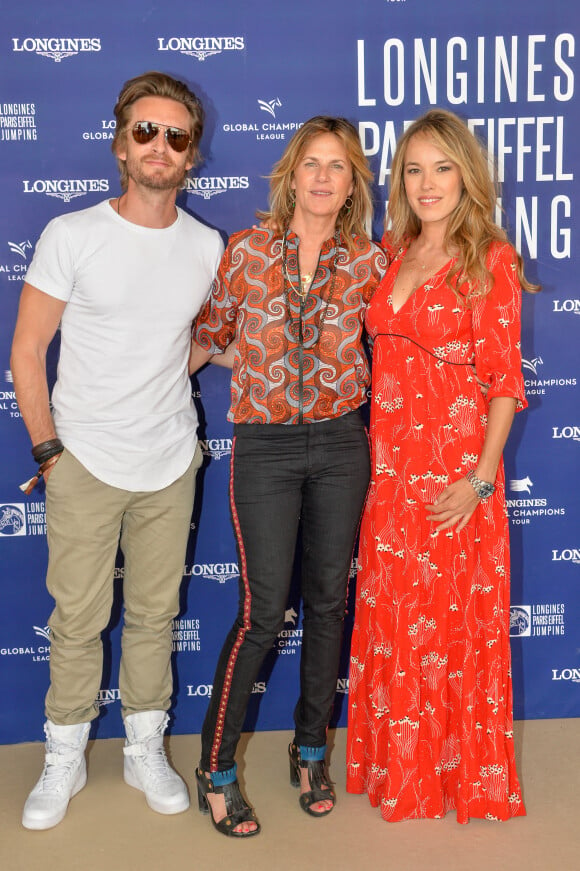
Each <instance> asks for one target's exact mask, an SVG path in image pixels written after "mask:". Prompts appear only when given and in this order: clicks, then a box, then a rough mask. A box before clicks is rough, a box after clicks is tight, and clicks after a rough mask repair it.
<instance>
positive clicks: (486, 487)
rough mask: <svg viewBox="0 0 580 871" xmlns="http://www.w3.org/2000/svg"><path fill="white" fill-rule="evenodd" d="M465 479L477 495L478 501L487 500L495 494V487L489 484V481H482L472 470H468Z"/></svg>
mask: <svg viewBox="0 0 580 871" xmlns="http://www.w3.org/2000/svg"><path fill="white" fill-rule="evenodd" d="M465 477H466V478H467V480H468V481H469V483H470V484H471V486H472V487H473V489H474V490H475V492H476V493H477V498H478V499H482V500H483V499H489V497H490V496H491V495H492V493H495V485H494V484H490V483H489V481H482V480H481V478H478V477H477V475H476V474H475V472H474V470H473V469H470V470H469V472H468V473H467V475H466V476H465Z"/></svg>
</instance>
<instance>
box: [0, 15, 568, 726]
mask: <svg viewBox="0 0 580 871" xmlns="http://www.w3.org/2000/svg"><path fill="white" fill-rule="evenodd" d="M479 7H480V4H467V3H464V2H462V0H438V2H437V3H433V2H432V0H365V2H364V3H352V2H348V0H335V2H333V3H332V4H328V3H326V2H322V0H293V2H292V3H288V4H282V3H280V4H267V5H265V4H263V3H257V2H255V0H246V2H245V3H239V2H232V0H221V2H216V3H206V2H201V0H188V2H185V0H166V2H164V3H160V2H156V0H150V2H147V3H136V2H111V0H102V2H100V3H99V4H98V6H97V5H95V7H92V6H91V7H89V5H88V4H87V5H86V6H85V5H84V4H78V3H72V2H69V3H63V2H59V0H55V2H52V3H51V4H46V3H44V2H41V0H24V2H19V3H13V4H11V5H10V8H9V9H6V8H4V9H3V11H2V12H0V15H1V24H2V26H1V28H0V33H1V35H0V566H1V569H0V571H1V585H0V589H1V596H2V599H1V602H2V607H1V608H0V698H1V700H2V706H1V708H0V742H4V743H9V742H17V741H25V740H31V739H36V738H39V737H40V736H41V731H42V730H41V724H42V722H43V718H44V717H43V697H44V693H45V690H46V687H47V682H48V660H49V656H50V637H49V633H48V631H47V627H46V624H47V619H48V616H49V613H50V611H51V608H52V601H51V599H50V597H49V596H48V594H47V593H46V590H45V587H44V574H45V568H46V557H47V549H46V537H45V515H44V508H45V503H44V493H43V492H42V488H40V489H39V490H36V491H35V492H34V493H33V495H32V496H30V497H25V496H23V495H22V494H21V492H20V491H19V489H18V485H19V483H20V482H21V481H22V480H23V479H25V478H26V477H28V476H29V475H30V474H31V471H32V461H31V456H30V444H29V442H28V437H27V435H26V432H25V428H24V425H23V423H22V420H21V419H20V416H19V412H18V407H17V403H16V400H15V397H14V391H13V385H12V382H11V375H10V370H9V349H10V342H11V335H12V330H13V327H14V321H15V317H16V310H17V304H18V296H19V291H20V288H21V286H22V285H21V283H22V281H23V278H24V275H25V272H26V269H27V267H28V265H29V263H30V259H31V256H32V253H33V250H34V246H35V244H36V240H37V239H38V236H39V235H40V232H41V231H42V229H43V227H44V225H45V224H46V222H47V221H48V220H49V219H50V218H52V217H54V216H55V215H58V214H61V213H62V212H64V211H68V210H74V209H79V208H85V207H87V206H89V205H92V204H94V203H96V202H98V201H100V200H102V199H104V198H106V197H114V196H116V195H117V194H118V192H119V185H118V175H117V169H116V165H115V162H114V159H113V157H112V155H111V153H110V141H111V138H112V135H113V129H114V121H113V114H112V107H113V105H114V103H115V100H116V97H117V94H118V92H119V89H120V87H121V85H122V83H123V82H124V81H125V80H126V79H128V78H130V77H132V76H134V75H136V74H138V73H141V72H144V71H145V70H148V69H160V70H164V71H166V72H169V73H171V74H173V75H175V76H178V77H180V78H183V79H185V80H186V81H187V82H188V83H189V84H190V85H191V86H192V87H193V89H194V90H195V91H196V92H197V93H198V94H199V95H200V96H201V98H202V99H203V102H204V104H205V107H206V110H207V125H206V131H205V134H204V137H203V140H202V153H203V156H204V162H203V164H202V165H201V167H199V168H198V170H197V172H196V173H195V176H194V178H192V179H191V180H190V181H189V183H188V187H187V190H186V191H185V192H183V194H182V195H181V196H180V199H179V202H180V204H181V205H182V206H183V207H185V208H186V209H188V210H190V211H191V212H193V213H194V214H196V215H197V216H198V217H200V218H202V219H203V220H204V221H206V222H208V223H210V224H212V225H213V226H215V227H217V228H218V229H219V230H220V231H222V232H223V234H224V236H226V235H227V234H229V233H231V232H232V231H234V230H237V229H240V228H242V227H245V226H248V225H250V224H251V223H253V220H254V213H255V211H256V209H257V208H259V207H263V206H264V205H265V203H266V197H267V190H268V184H267V180H266V179H265V176H266V175H267V173H268V172H269V170H270V168H271V166H272V164H273V162H274V161H275V160H276V159H277V158H278V157H279V156H280V154H281V152H282V150H283V148H284V147H285V145H286V144H287V142H288V140H289V139H290V137H291V135H292V133H293V131H295V130H296V129H297V128H298V127H299V125H300V124H301V123H302V122H303V121H305V120H306V119H307V118H309V117H311V116H312V115H316V114H321V113H328V114H333V115H344V116H346V117H348V118H349V119H351V120H352V121H353V122H354V123H355V124H357V125H358V127H359V130H360V136H361V140H362V142H363V145H364V149H365V151H366V153H367V154H368V155H369V159H370V160H371V163H372V166H373V169H374V171H375V177H376V185H375V194H376V214H375V220H374V234H375V237H380V234H381V223H382V216H383V213H384V206H385V201H386V198H387V195H388V194H387V191H388V181H389V171H390V164H391V158H392V154H393V149H394V145H395V141H396V138H397V136H398V135H399V134H400V133H401V131H402V130H403V128H404V126H405V123H406V122H408V121H411V120H412V119H414V118H415V117H417V116H418V115H419V114H421V113H422V112H423V111H425V110H426V109H427V108H429V107H430V106H432V105H440V106H445V107H448V108H451V109H453V110H454V111H456V112H458V113H459V114H460V115H462V116H463V117H464V118H465V119H469V123H470V124H471V125H472V127H473V129H474V130H475V131H476V132H477V133H478V134H479V135H480V136H481V137H482V138H483V139H484V141H485V142H487V144H488V146H489V149H490V152H491V153H492V155H493V157H494V159H495V160H496V162H497V165H498V168H499V174H500V177H501V180H502V182H503V192H502V203H501V205H502V206H503V211H500V210H499V209H498V220H501V221H502V222H503V223H505V224H506V225H507V226H508V227H509V230H510V233H511V235H512V238H513V239H514V241H515V242H516V243H517V246H518V248H519V250H520V251H521V252H522V254H523V255H524V257H525V258H526V261H527V264H528V272H529V274H530V276H531V277H532V279H534V280H537V281H539V282H540V283H541V284H542V285H543V287H544V290H543V292H542V293H541V294H540V295H539V296H538V297H534V298H532V297H530V296H526V298H525V299H524V308H523V336H522V349H523V356H524V368H525V379H526V385H527V387H528V399H529V410H528V411H527V412H526V413H525V414H523V415H519V416H518V418H517V420H516V424H515V426H514V430H513V432H512V435H511V436H510V440H509V444H508V447H507V449H506V467H507V479H508V491H507V492H508V497H509V501H508V510H509V514H510V520H511V532H512V550H513V574H512V603H513V607H512V636H513V638H512V642H513V646H512V650H513V662H514V691H515V709H516V710H515V713H516V716H517V717H525V718H534V717H567V716H580V583H579V579H580V534H579V533H580V522H579V521H580V498H579V487H578V484H579V475H578V471H579V462H578V455H579V450H580V409H579V402H578V395H579V391H578V380H579V378H580V363H579V352H578V329H579V327H580V317H579V316H580V299H579V292H578V277H577V274H578V257H577V255H576V254H575V252H576V251H577V250H578V232H579V231H578V207H579V204H580V196H579V190H578V184H577V179H576V169H577V167H578V164H579V143H580V119H579V116H578V103H577V99H576V87H575V86H576V76H577V74H578V59H577V45H576V43H577V37H578V24H579V21H580V9H579V8H578V7H577V5H576V4H573V3H570V2H569V0H550V2H546V0H526V2H525V3H523V2H519V3H512V4H506V3H505V2H503V0H488V2H487V3H485V4H484V5H483V6H482V7H481V11H480V8H479ZM161 291H162V288H161ZM57 353H58V342H57V341H55V343H54V347H53V348H51V354H50V372H51V377H54V367H55V361H56V356H57ZM95 377H96V378H98V373H95ZM192 388H193V391H194V395H195V397H196V400H197V401H198V402H199V403H200V407H201V409H202V411H201V420H202V431H201V437H202V440H203V447H204V452H205V455H206V462H205V467H204V470H203V474H202V476H201V481H200V487H199V498H198V500H197V504H196V508H195V512H194V518H193V523H192V535H191V541H190V546H189V550H188V554H187V561H186V564H185V566H184V584H183V596H182V610H181V613H180V615H179V617H178V618H177V619H176V621H175V636H174V640H175V672H176V697H175V706H174V713H175V720H174V725H173V729H174V731H176V732H189V731H198V730H199V728H200V725H201V721H202V718H203V715H204V712H205V708H206V704H207V699H208V696H209V694H210V693H211V681H212V676H213V668H214V664H215V661H216V657H217V653H218V650H219V647H220V645H221V642H222V639H223V637H224V634H225V632H226V629H227V628H228V627H229V624H230V623H231V620H232V619H233V615H234V611H235V605H236V596H237V578H238V566H237V562H236V552H235V546H234V540H233V536H232V533H231V530H230V524H229V516H228V506H227V479H228V460H229V456H230V451H231V429H230V426H229V424H227V423H226V420H225V415H226V410H227V396H228V380H227V374H226V373H225V372H224V371H223V370H220V369H215V368H212V367H211V366H210V367H207V368H206V369H205V370H204V371H203V372H202V373H201V374H200V376H199V379H197V380H194V381H193V382H192ZM86 401H87V402H90V401H91V397H90V395H88V396H87V398H86ZM81 570H82V569H81V567H80V566H79V571H81ZM355 570H356V560H355V564H354V565H353V571H352V575H353V577H354V574H355ZM117 574H118V583H119V587H120V586H121V584H122V574H123V571H122V563H119V568H118V570H117ZM351 586H354V581H353V582H352V584H351ZM352 601H353V596H352V591H351V597H350V606H349V619H348V621H347V634H346V638H345V653H344V657H343V663H342V668H341V676H340V679H339V682H338V686H337V697H336V710H335V721H336V722H337V723H339V724H344V723H345V722H346V695H347V693H348V667H347V648H348V637H349V634H350V620H351V619H352ZM286 617H287V619H286V624H285V629H284V631H283V632H282V633H281V635H280V637H279V638H278V640H277V642H276V645H275V648H274V649H273V651H272V655H271V657H270V659H269V660H268V662H267V664H266V667H265V669H264V672H263V674H262V675H261V676H260V679H259V681H258V682H257V683H256V686H255V688H254V694H253V698H252V704H251V707H250V711H249V715H248V721H247V726H248V727H254V726H255V727H256V728H259V729H276V728H289V727H290V725H291V717H292V709H293V705H294V697H295V689H296V686H297V680H298V662H299V653H300V644H301V613H300V606H299V602H298V600H297V599H296V598H293V599H292V600H291V601H290V602H289V603H288V611H287V614H286ZM120 620H121V605H120V596H119V597H118V598H117V606H116V609H115V612H114V614H113V616H112V619H111V624H110V628H109V630H108V631H107V633H106V637H105V649H106V668H105V675H104V680H103V686H102V690H101V693H100V702H101V704H102V717H101V718H100V720H99V721H98V725H97V726H96V727H95V728H96V730H97V734H98V735H99V736H100V737H107V736H116V735H119V734H121V728H122V727H121V717H120V709H119V698H118V696H119V693H118V689H117V687H118V682H117V674H118V657H119V636H120V633H119V626H120Z"/></svg>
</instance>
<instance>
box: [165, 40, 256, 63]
mask: <svg viewBox="0 0 580 871" xmlns="http://www.w3.org/2000/svg"><path fill="white" fill-rule="evenodd" d="M245 47H246V46H245V45H244V37H243V36H172V37H169V39H166V38H165V37H163V36H160V37H158V39H157V51H178V52H180V53H181V54H187V55H189V56H190V57H195V58H197V60H200V61H204V60H205V59H206V58H208V57H211V56H212V55H214V54H221V53H222V51H244V49H245Z"/></svg>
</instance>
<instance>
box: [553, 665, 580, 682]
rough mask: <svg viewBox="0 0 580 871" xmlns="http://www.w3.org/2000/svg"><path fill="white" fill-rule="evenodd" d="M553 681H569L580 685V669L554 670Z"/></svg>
mask: <svg viewBox="0 0 580 871" xmlns="http://www.w3.org/2000/svg"><path fill="white" fill-rule="evenodd" d="M552 680H569V681H572V683H580V668H553V669H552Z"/></svg>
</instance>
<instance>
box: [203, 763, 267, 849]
mask: <svg viewBox="0 0 580 871" xmlns="http://www.w3.org/2000/svg"><path fill="white" fill-rule="evenodd" d="M195 777H196V780H197V800H198V803H199V810H200V813H202V814H209V815H210V817H211V821H212V823H213V826H214V828H215V829H217V830H218V832H221V833H222V835H227V836H228V837H230V838H250V837H251V836H252V835H257V834H258V832H259V831H260V823H259V822H258V820H257V819H256V815H255V813H254V811H253V808H251V807H250V805H249V804H248V803H247V801H246V800H245V799H244V797H243V795H242V793H241V792H240V785H239V783H238V781H237V779H236V780H234V781H233V782H232V783H226V784H224V785H223V786H215V785H214V783H213V781H212V779H211V777H210V775H209V774H206V773H205V772H204V771H201V769H199V768H197V769H196V771H195ZM208 793H214V794H215V795H223V796H224V798H225V801H226V816H225V817H224V818H223V819H221V820H220V821H219V822H216V821H215V820H214V817H213V813H212V810H211V805H210V803H209V801H208V800H207V796H208ZM240 823H255V824H256V828H255V829H252V830H251V831H249V832H236V831H235V828H236V826H239V825H240Z"/></svg>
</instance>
